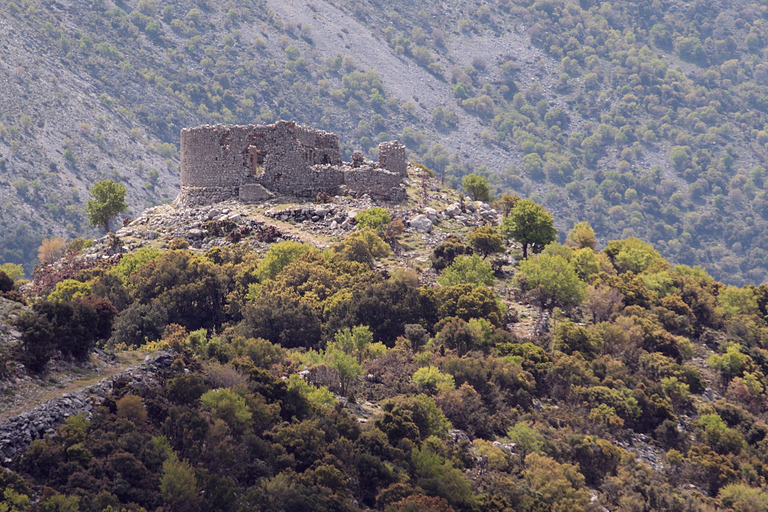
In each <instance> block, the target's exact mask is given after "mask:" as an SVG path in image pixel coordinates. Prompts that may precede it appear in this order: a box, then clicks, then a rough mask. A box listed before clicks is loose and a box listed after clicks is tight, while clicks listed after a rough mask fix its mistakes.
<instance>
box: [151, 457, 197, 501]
mask: <svg viewBox="0 0 768 512" xmlns="http://www.w3.org/2000/svg"><path fill="white" fill-rule="evenodd" d="M160 492H161V493H162V495H163V501H164V502H165V504H166V507H167V509H168V510H170V511H173V512H186V511H191V510H197V505H198V502H199V501H200V494H199V491H198V489H197V479H196V478H195V470H194V468H193V467H192V466H190V465H189V463H188V462H187V461H181V460H179V459H178V458H177V457H176V456H175V454H174V455H173V456H172V457H171V458H169V459H167V460H165V461H164V462H163V476H162V477H161V479H160Z"/></svg>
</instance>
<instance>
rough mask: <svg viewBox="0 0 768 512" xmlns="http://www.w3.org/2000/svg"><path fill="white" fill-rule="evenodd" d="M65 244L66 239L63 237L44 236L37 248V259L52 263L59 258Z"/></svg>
mask: <svg viewBox="0 0 768 512" xmlns="http://www.w3.org/2000/svg"><path fill="white" fill-rule="evenodd" d="M66 246H67V241H66V240H64V239H63V238H60V237H57V238H46V239H44V240H43V243H41V244H40V248H39V249H38V250H37V259H39V260H40V262H41V263H53V262H54V261H56V260H57V259H59V256H61V252H62V251H63V250H64V248H65V247H66Z"/></svg>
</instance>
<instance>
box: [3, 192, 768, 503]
mask: <svg viewBox="0 0 768 512" xmlns="http://www.w3.org/2000/svg"><path fill="white" fill-rule="evenodd" d="M512 203H514V206H511V207H510V209H509V210H510V211H509V216H508V217H506V218H505V221H504V224H502V226H503V225H506V226H507V227H508V228H511V227H513V226H514V224H515V223H523V222H528V221H530V222H531V223H532V224H528V225H536V224H535V223H533V221H535V220H538V222H539V231H538V234H539V235H540V237H541V238H540V239H537V240H543V242H542V243H541V244H539V243H531V245H530V253H529V255H528V257H527V258H525V259H523V260H522V261H521V262H520V263H519V265H518V266H517V267H516V268H513V267H510V266H507V265H505V264H503V263H498V260H496V259H495V258H497V257H498V255H499V253H506V254H505V256H507V257H509V256H513V257H516V258H522V252H523V243H524V241H521V240H518V239H516V238H515V237H514V236H513V235H511V233H514V229H507V230H500V231H501V232H497V230H496V229H494V228H491V227H489V226H486V227H482V228H478V229H477V230H475V231H474V232H472V233H464V234H462V233H461V232H459V233H457V235H455V236H452V237H449V238H448V239H447V240H446V241H445V242H444V243H443V244H441V245H439V246H437V247H435V248H434V250H433V255H432V256H433V262H434V270H436V271H437V272H438V273H439V274H438V277H437V282H434V280H433V278H429V277H428V276H429V275H430V273H429V272H422V270H423V269H414V268H400V267H398V266H397V265H396V264H393V261H394V260H393V259H391V258H389V254H390V246H389V245H388V244H387V243H386V242H384V241H383V240H382V239H381V238H380V237H379V236H378V235H377V233H376V230H375V229H374V228H372V227H360V228H359V229H358V230H357V231H355V232H353V233H351V234H350V235H348V236H347V238H346V239H344V240H341V241H339V242H337V243H336V245H334V246H333V247H331V248H329V249H325V250H322V251H321V250H318V249H316V248H315V247H312V246H310V245H305V244H301V243H298V242H291V241H284V242H279V243H275V244H272V245H270V246H269V248H268V250H267V251H265V252H262V253H261V254H257V253H256V252H253V251H252V250H250V249H248V248H247V246H246V245H231V246H226V247H221V248H214V249H211V250H209V251H207V252H203V253H200V252H195V251H192V250H189V249H172V250H167V251H160V250H156V249H142V250H139V251H136V252H133V253H129V254H127V255H125V256H123V258H122V259H121V260H120V262H119V263H117V264H112V265H105V266H90V267H89V268H84V269H76V266H74V265H70V266H68V267H67V268H73V269H76V270H72V272H70V273H69V274H68V276H66V277H61V278H60V279H58V282H54V281H56V279H53V278H51V274H50V273H45V272H41V276H44V277H45V279H46V286H45V287H38V288H37V289H38V290H41V291H40V293H41V297H40V299H39V300H37V301H36V302H35V304H34V306H33V307H32V308H31V310H30V311H29V312H27V313H26V314H25V315H23V316H22V317H21V319H20V320H19V322H18V325H19V326H20V327H21V328H23V343H22V344H21V346H20V347H19V348H18V350H17V353H16V356H17V357H18V358H19V359H20V360H23V361H27V362H29V364H31V365H34V364H37V366H32V368H34V369H36V370H38V369H39V370H42V369H44V368H45V362H46V361H47V357H50V356H51V355H53V354H54V353H56V352H57V351H59V352H61V356H62V357H72V358H79V357H84V355H86V354H87V353H88V350H89V349H90V348H91V347H92V346H93V345H94V344H95V343H100V344H102V345H103V346H106V347H108V348H111V349H122V348H128V347H137V346H141V347H143V348H144V349H148V350H157V349H174V350H176V351H177V354H178V355H177V356H176V357H177V360H176V362H175V363H174V364H173V366H172V367H171V368H170V370H168V371H165V372H164V373H162V374H161V375H160V378H161V382H162V384H161V385H160V386H158V387H154V388H146V389H142V390H135V389H129V388H126V387H125V386H123V385H121V384H120V383H118V384H117V386H116V390H115V393H114V395H112V396H110V397H108V398H107V399H106V400H105V401H104V402H103V403H102V405H101V406H100V407H99V408H98V409H97V410H96V412H95V414H94V416H93V418H92V419H91V420H90V421H87V420H86V419H85V418H84V417H81V416H76V417H73V418H70V419H69V420H68V421H67V422H66V424H65V425H63V426H61V427H60V428H59V429H58V433H57V435H56V436H55V437H54V438H46V439H43V440H38V441H35V442H34V443H33V444H32V446H31V447H30V449H29V450H28V451H27V452H26V453H24V454H21V455H18V456H17V457H16V458H15V459H14V466H13V467H14V472H3V473H0V478H2V481H3V485H4V486H5V487H6V488H7V489H8V491H7V492H6V494H5V496H4V498H3V501H2V506H4V507H8V508H9V509H10V510H17V509H18V510H25V507H27V505H25V503H26V501H25V500H26V498H25V496H28V497H30V498H35V499H38V501H36V504H35V505H34V507H33V509H34V510H58V509H62V510H63V509H66V510H82V511H91V510H104V509H107V507H111V510H120V509H123V508H125V509H129V510H139V509H140V508H143V509H145V510H151V509H156V508H157V507H160V506H162V507H163V508H164V509H167V510H286V511H287V510H296V509H298V508H306V509H308V510H358V509H362V508H366V507H370V508H374V509H376V510H388V511H395V510H415V509H417V508H418V509H424V510H436V511H437V510H441V511H448V510H457V511H458V510H478V511H479V510H499V511H508V510H515V511H533V510H582V509H583V510H591V509H592V508H594V507H596V506H597V505H598V504H599V505H602V506H605V507H607V508H609V509H623V508H628V507H629V508H632V509H636V510H670V511H673V510H674V511H677V510H716V509H717V508H718V507H721V508H723V509H729V510H762V509H763V508H764V507H765V489H764V485H765V478H766V476H768V469H767V466H766V460H768V452H767V451H766V449H767V447H768V444H767V443H768V437H766V435H767V434H768V425H766V421H765V419H766V411H767V410H768V400H767V398H766V386H768V378H766V374H768V343H767V342H766V339H767V338H766V336H768V324H767V323H766V318H768V287H767V286H765V285H761V286H757V287H754V286H744V287H741V288H738V287H735V286H726V285H723V284H721V283H719V282H717V281H715V280H714V279H713V278H712V277H710V276H709V275H708V274H707V273H706V272H705V271H704V270H703V269H701V268H700V267H689V266H686V265H673V264H670V263H669V262H668V261H667V260H665V259H664V258H663V257H662V256H661V255H660V254H659V252H658V251H657V250H655V249H654V248H653V247H652V246H650V245H649V244H647V243H645V242H643V241H641V240H639V239H637V238H626V239H622V240H616V241H612V242H610V243H609V244H608V245H607V246H606V247H605V248H604V249H603V250H602V251H598V250H596V247H595V244H594V232H593V231H592V229H591V227H590V226H589V224H587V223H580V224H578V225H576V226H574V228H573V229H572V230H571V232H570V233H568V236H567V240H568V243H567V244H566V245H560V244H559V243H558V242H556V241H552V237H553V234H552V232H551V224H552V220H551V217H549V221H548V222H547V216H548V214H547V212H546V211H543V210H539V208H540V207H535V208H534V207H532V206H531V205H530V204H529V203H528V202H527V201H512ZM533 206H535V205H533ZM545 214H546V215H545ZM387 217H388V216H385V215H383V214H382V212H381V211H380V210H371V211H368V212H366V213H365V215H363V216H362V219H363V220H365V219H368V220H365V222H364V223H370V224H373V225H377V226H379V227H381V225H383V223H384V222H386V221H388V218H387ZM510 219H511V220H510ZM529 235H530V233H527V236H529ZM502 236H503V237H504V238H506V239H507V241H506V242H503V243H501V247H499V239H500V238H502ZM526 239H527V238H526ZM527 240H529V241H530V239H527ZM521 242H523V243H521ZM483 253H486V255H487V258H483V257H482V256H481V254H483ZM65 257H70V258H71V257H72V255H71V253H70V255H69V256H65ZM491 262H493V266H492V265H491ZM383 266H386V268H387V270H386V271H383V270H382V269H383V268H384V267H383ZM494 267H495V268H494ZM59 275H60V276H61V275H62V274H59ZM431 275H433V276H434V274H431ZM67 277H68V278H67ZM0 281H1V282H5V281H4V280H0ZM424 283H426V284H424ZM11 285H13V282H12V281H11ZM6 288H7V286H6ZM513 298H514V299H513ZM518 301H521V302H518ZM526 304H529V305H532V306H533V308H532V309H531V308H530V307H527V306H526ZM110 327H111V329H110ZM54 331H55V332H56V333H57V335H54V334H53V332H54ZM99 340H101V341H99ZM707 388H710V389H707ZM337 395H340V396H341V397H344V398H346V403H347V405H346V406H344V405H342V402H339V401H337V398H336V396H337ZM363 410H365V411H367V413H366V414H367V415H366V416H365V418H366V421H364V422H361V421H360V420H359V418H360V417H361V416H360V414H361V412H362V411H363ZM370 413H372V414H370ZM451 429H458V430H459V431H460V432H459V431H457V430H451ZM640 435H642V436H645V437H642V438H641V437H639V436H640ZM496 441H498V442H496ZM630 446H631V448H628V447H630ZM649 453H652V454H654V456H653V457H651V456H649ZM592 496H596V497H597V498H596V500H597V501H596V502H594V501H593V500H592ZM67 507H68V508H67ZM750 507H751V508H750Z"/></svg>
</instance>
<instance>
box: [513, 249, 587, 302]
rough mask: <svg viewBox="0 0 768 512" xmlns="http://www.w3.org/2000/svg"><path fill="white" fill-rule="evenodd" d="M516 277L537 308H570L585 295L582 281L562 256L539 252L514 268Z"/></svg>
mask: <svg viewBox="0 0 768 512" xmlns="http://www.w3.org/2000/svg"><path fill="white" fill-rule="evenodd" d="M517 280H518V283H519V284H520V287H521V288H522V289H523V290H525V291H526V292H527V293H528V294H529V296H530V297H531V299H532V300H533V301H534V302H535V303H537V304H538V306H539V307H540V308H541V309H549V310H552V309H554V308H555V307H563V308H571V307H573V306H577V305H579V304H581V302H582V301H583V300H584V297H585V296H586V287H587V286H586V284H585V283H584V282H583V281H581V280H580V279H579V276H578V275H577V274H576V271H575V270H574V268H573V266H572V265H571V264H570V263H568V261H566V260H565V258H563V257H562V256H557V255H549V254H540V255H538V256H536V257H533V256H532V257H530V258H526V259H525V260H523V261H522V262H521V263H520V267H519V268H518V270H517Z"/></svg>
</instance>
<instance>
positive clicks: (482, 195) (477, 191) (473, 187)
mask: <svg viewBox="0 0 768 512" xmlns="http://www.w3.org/2000/svg"><path fill="white" fill-rule="evenodd" d="M461 186H462V187H464V190H466V191H467V192H469V195H471V196H472V199H473V200H475V201H488V200H489V199H490V198H491V189H490V187H489V186H488V180H486V179H485V178H484V177H482V176H478V175H477V174H475V173H472V174H467V175H466V176H464V179H463V180H461Z"/></svg>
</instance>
